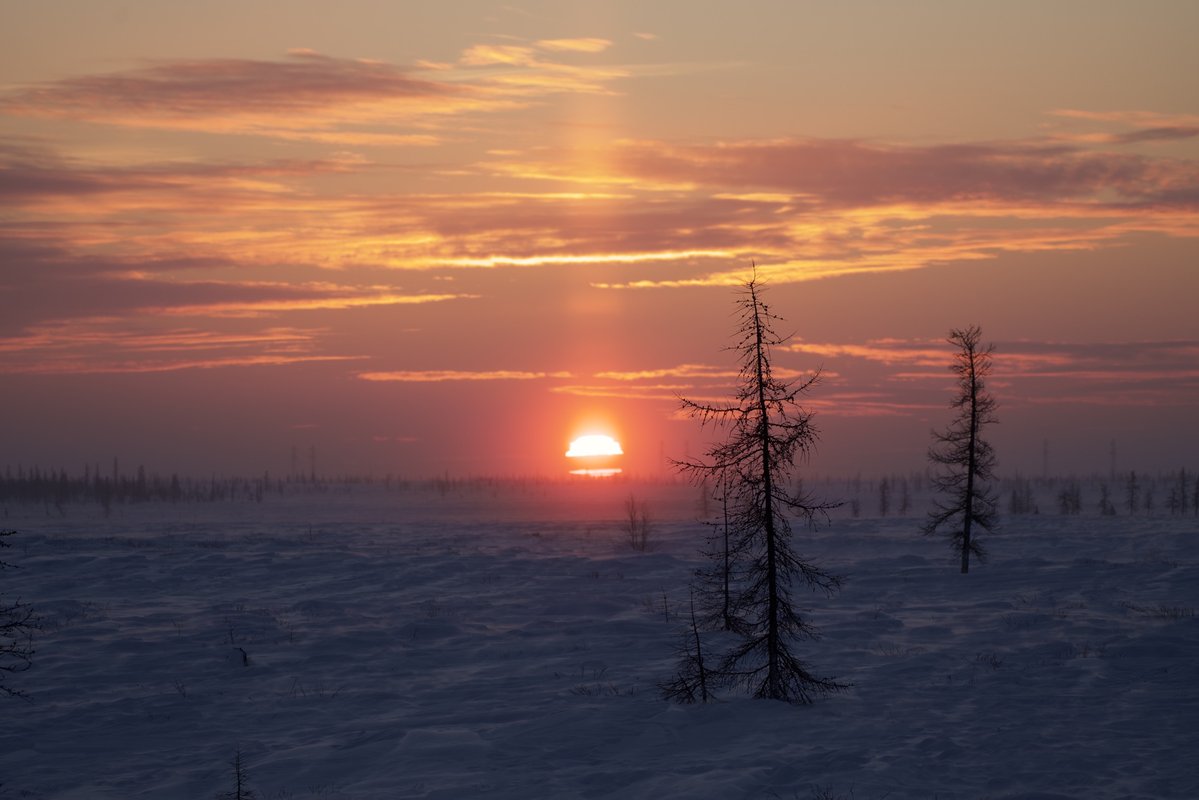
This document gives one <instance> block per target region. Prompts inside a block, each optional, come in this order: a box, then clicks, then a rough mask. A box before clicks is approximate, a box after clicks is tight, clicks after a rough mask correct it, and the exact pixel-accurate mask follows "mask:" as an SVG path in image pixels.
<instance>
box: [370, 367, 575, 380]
mask: <svg viewBox="0 0 1199 800" xmlns="http://www.w3.org/2000/svg"><path fill="white" fill-rule="evenodd" d="M358 377H359V378H361V379H362V380H364V381H399V382H403V383H444V382H446V381H534V380H543V379H545V378H569V377H570V373H569V372H525V371H522V370H502V369H501V370H481V371H478V372H471V371H466V370H448V369H434V370H393V371H389V372H359V373H358Z"/></svg>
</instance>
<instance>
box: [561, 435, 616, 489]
mask: <svg viewBox="0 0 1199 800" xmlns="http://www.w3.org/2000/svg"><path fill="white" fill-rule="evenodd" d="M623 455H624V449H623V448H622V447H621V446H620V442H618V441H616V440H615V439H614V438H612V437H611V436H608V435H607V434H605V433H588V434H586V435H584V436H580V437H578V438H577V439H575V440H574V441H573V442H571V443H570V449H569V450H567V451H566V459H567V461H569V462H570V466H571V470H570V474H571V475H586V476H588V477H591V478H606V477H611V476H613V475H619V474H620V473H621V472H622V471H623V470H622V469H621V467H620V461H621V457H622V456H623Z"/></svg>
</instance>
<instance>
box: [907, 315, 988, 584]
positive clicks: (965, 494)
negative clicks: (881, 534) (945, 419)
mask: <svg viewBox="0 0 1199 800" xmlns="http://www.w3.org/2000/svg"><path fill="white" fill-rule="evenodd" d="M981 339H982V330H981V329H980V328H979V327H978V326H977V325H971V326H970V327H968V328H965V329H962V330H959V329H954V330H952V331H950V332H949V337H948V339H947V341H948V342H949V343H950V344H952V345H954V346H955V347H957V352H956V353H955V354H954V357H953V363H951V364H950V365H949V369H950V371H951V372H953V374H954V375H956V376H957V384H958V385H957V393H956V394H955V395H954V398H953V400H952V402H950V404H949V405H950V408H952V409H954V410H955V411H956V412H957V415H956V416H955V417H954V420H953V421H952V422H951V423H950V424H949V427H948V428H946V430H945V432H944V433H941V432H939V431H933V434H932V435H933V444H932V447H930V448H929V451H928V457H929V460H930V461H932V462H933V464H935V465H936V466H937V471H936V473H935V474H934V475H933V486H934V488H936V489H937V491H938V492H940V493H941V495H942V497H941V498H940V499H934V501H933V509H932V510H931V511H930V512H929V515H928V521H927V522H925V524H924V532H925V533H926V534H933V533H936V532H937V531H939V530H944V531H946V532H947V533H948V534H949V538H950V542H951V543H952V545H953V548H954V550H955V551H956V552H957V553H959V554H960V555H961V559H962V572H963V573H966V572H969V571H970V556H971V555H974V556H976V557H977V558H978V559H979V560H980V561H981V560H982V559H983V558H984V557H985V555H986V552H985V551H984V549H983V547H982V545H981V544H980V543H979V541H978V537H977V535H976V532H975V530H974V526H975V525H977V526H978V527H980V528H982V529H983V530H986V531H991V530H993V529H994V527H995V523H996V497H995V490H994V488H993V486H992V485H991V484H990V483H989V481H991V480H992V479H993V478H994V471H995V450H994V448H992V447H991V444H990V442H988V441H987V440H986V439H984V438H983V436H982V433H983V427H984V426H986V425H992V424H994V423H996V422H998V420H997V419H996V418H995V398H994V397H993V396H992V395H991V394H990V393H989V392H987V390H986V382H985V379H986V377H987V376H988V375H990V373H991V354H992V353H993V352H994V351H995V347H994V345H990V344H989V345H987V346H986V347H982V346H980V344H979V342H980V341H981Z"/></svg>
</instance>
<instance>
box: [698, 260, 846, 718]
mask: <svg viewBox="0 0 1199 800" xmlns="http://www.w3.org/2000/svg"><path fill="white" fill-rule="evenodd" d="M761 295H762V286H761V284H760V283H759V282H758V281H757V278H756V276H755V277H754V278H753V279H751V280H750V281H749V282H747V283H746V284H745V286H744V288H743V291H742V293H741V297H740V298H739V299H738V301H737V305H738V309H739V323H738V326H737V331H736V343H735V344H734V345H732V346H730V347H729V349H730V350H732V351H733V352H735V353H737V355H738V359H739V361H740V372H739V377H738V388H737V391H736V394H735V396H734V398H733V400H732V401H730V402H728V403H717V404H713V403H706V402H694V401H691V400H686V399H683V400H682V405H683V409H684V411H686V412H687V413H688V414H689V415H691V416H692V417H694V418H697V419H698V420H699V421H700V422H701V424H703V425H705V426H707V425H712V426H715V427H718V428H722V429H724V430H726V431H727V432H728V433H727V437H726V438H725V440H724V441H723V442H722V443H718V444H715V445H713V446H712V447H711V448H710V449H709V450H708V451H707V453H706V460H703V461H681V462H676V466H677V467H678V468H679V469H680V470H682V471H683V472H685V473H687V474H688V475H689V476H690V477H691V478H692V479H693V480H695V482H696V483H701V482H704V481H705V480H707V482H708V483H709V485H716V486H719V487H721V488H720V493H721V496H720V500H721V502H722V506H724V508H725V509H726V515H727V516H726V519H727V524H728V531H729V534H728V545H727V548H720V549H716V548H714V550H715V551H716V552H718V553H719V557H720V558H722V559H727V560H728V561H729V562H731V564H732V566H731V572H732V577H733V585H732V597H731V599H730V601H729V602H724V601H723V600H722V601H720V607H721V608H722V609H724V610H725V613H728V614H732V615H735V617H736V619H735V620H734V621H732V622H731V624H726V625H722V627H726V628H731V629H733V630H735V631H736V632H738V633H739V634H740V635H741V641H740V642H739V643H738V644H737V645H735V646H734V647H732V648H731V649H730V650H729V651H728V652H727V653H725V654H724V656H723V658H722V659H721V660H720V661H719V664H718V665H717V667H716V668H715V669H714V670H712V671H713V672H714V673H715V674H716V675H717V676H718V677H719V679H720V680H721V682H722V683H725V684H740V685H744V686H746V687H747V688H749V689H750V691H751V692H752V693H753V695H754V696H755V697H765V698H772V699H777V700H785V701H788V702H792V703H810V702H812V699H813V697H814V696H815V695H823V694H827V693H830V692H835V691H839V690H842V689H845V688H846V684H842V683H838V682H836V681H835V680H833V679H830V678H823V677H817V676H816V675H814V674H812V673H811V672H810V671H809V670H808V667H807V666H806V665H805V664H804V662H802V661H801V660H800V659H799V658H798V657H796V655H795V653H794V650H793V647H794V644H795V642H796V641H798V640H801V639H815V638H817V637H818V635H819V634H818V631H817V630H816V629H815V628H814V627H813V626H812V625H811V624H810V623H809V622H808V621H807V620H806V619H805V618H804V616H803V615H802V614H801V613H800V610H799V609H798V608H797V606H796V604H795V599H794V597H793V593H794V591H795V590H796V589H797V588H799V587H806V588H809V589H812V590H819V591H823V592H825V593H828V594H832V593H833V592H835V591H836V590H837V589H838V588H839V586H840V578H838V577H836V576H834V575H831V574H829V573H828V572H825V571H824V570H823V569H821V568H820V567H818V566H816V565H814V564H812V563H811V562H809V561H806V560H804V559H803V558H801V557H800V556H799V555H798V554H797V553H796V552H795V550H794V548H793V547H792V531H791V519H792V518H798V519H801V520H803V521H805V522H806V523H808V524H809V525H811V524H814V523H815V520H816V517H817V516H820V515H823V516H825V517H827V511H828V509H829V508H831V507H833V504H830V503H823V502H818V501H816V500H814V499H813V498H812V497H811V496H810V495H808V494H806V493H804V492H803V491H802V490H796V489H793V488H792V487H794V486H796V485H797V482H796V481H795V480H794V477H795V472H796V460H797V459H798V458H806V457H807V456H808V455H809V454H810V453H811V450H812V448H813V446H814V444H815V441H816V438H817V431H816V429H815V427H814V426H813V425H812V416H811V414H810V413H808V412H807V411H805V410H804V409H803V408H801V407H800V405H799V402H798V399H799V397H800V396H801V395H803V394H804V393H806V392H808V391H809V390H810V389H811V388H812V386H813V385H815V383H816V382H817V380H818V378H819V374H818V373H817V374H815V375H812V376H810V377H808V378H806V379H801V380H796V381H787V380H781V379H779V378H776V377H775V375H774V373H773V370H772V367H771V348H772V347H774V346H777V345H781V344H783V343H784V342H785V339H783V338H780V337H779V336H778V335H776V334H775V332H774V330H773V328H772V325H773V323H775V322H777V321H779V318H778V317H776V316H774V315H772V314H771V313H770V311H769V309H768V307H767V305H766V304H765V303H764V302H763V301H762V296H761ZM718 572H719V573H723V574H727V571H726V568H725V567H724V566H723V565H722V566H721V567H720V568H719V569H718ZM701 591H702V588H701Z"/></svg>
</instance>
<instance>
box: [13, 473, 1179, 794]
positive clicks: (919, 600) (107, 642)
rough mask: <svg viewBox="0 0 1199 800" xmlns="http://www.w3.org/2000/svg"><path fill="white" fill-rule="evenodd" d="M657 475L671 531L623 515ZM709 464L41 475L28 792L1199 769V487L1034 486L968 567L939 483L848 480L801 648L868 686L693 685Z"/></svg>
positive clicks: (931, 777)
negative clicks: (695, 576) (108, 505)
mask: <svg viewBox="0 0 1199 800" xmlns="http://www.w3.org/2000/svg"><path fill="white" fill-rule="evenodd" d="M630 491H632V492H635V493H636V494H638V495H639V497H640V498H641V499H644V500H645V501H646V502H647V503H648V504H649V506H650V508H651V512H652V514H653V517H654V530H653V533H652V540H651V548H650V550H649V551H648V552H637V551H635V550H633V549H632V548H630V547H629V546H628V544H627V543H626V541H625V539H624V537H623V536H622V533H621V530H620V526H621V520H620V518H621V515H622V501H623V499H624V498H625V497H627V495H628V494H629V493H630ZM696 494H697V493H696V490H695V489H693V488H690V487H685V486H668V485H658V486H631V485H629V484H625V483H622V482H619V481H617V482H602V481H593V482H586V481H583V482H577V483H574V484H569V485H567V484H537V483H531V484H495V485H493V484H483V483H479V484H470V485H462V486H454V487H450V488H448V489H445V487H443V491H435V490H434V489H433V488H431V487H426V488H410V489H408V490H406V491H402V492H397V491H384V490H383V489H382V488H381V487H374V488H370V487H355V488H354V489H353V491H349V490H345V491H342V490H333V491H328V492H324V493H321V494H314V495H307V496H294V497H286V498H280V497H276V496H273V495H271V496H268V497H267V498H266V499H265V500H264V501H263V502H262V503H254V502H248V501H245V502H243V501H238V502H222V503H211V504H209V503H181V504H177V505H176V504H167V503H163V504H142V505H119V506H116V507H114V508H113V510H112V514H111V515H110V516H108V517H105V516H104V514H103V512H102V511H101V509H100V508H99V507H98V506H81V505H73V506H67V507H65V508H64V509H63V511H64V515H63V516H60V515H59V514H58V512H56V511H54V510H53V509H51V510H50V511H49V513H47V511H46V510H44V509H42V508H41V507H36V508H29V507H22V506H10V507H9V508H8V509H7V514H8V516H7V518H5V519H0V525H2V526H3V527H5V528H13V529H16V530H18V531H20V535H19V536H16V537H12V542H13V544H14V545H15V546H14V547H13V548H12V549H11V550H8V551H6V552H5V554H4V555H5V559H6V560H8V561H11V562H13V563H16V564H18V565H19V566H20V569H19V570H7V571H4V572H3V573H0V592H3V594H4V595H6V596H8V597H9V598H10V599H11V598H12V597H13V596H15V595H19V596H20V597H21V598H22V599H24V600H25V601H27V602H29V603H31V604H32V605H34V606H35V607H36V609H37V610H38V612H39V613H40V614H41V616H42V618H43V625H44V630H43V631H42V632H41V634H40V635H39V637H38V639H37V642H36V646H37V654H36V657H35V666H34V669H32V670H30V671H29V672H26V673H23V674H20V675H16V676H9V677H8V678H7V682H8V683H9V684H10V685H13V686H16V687H17V688H20V689H23V690H25V691H26V692H27V693H28V701H24V700H20V699H0V711H2V714H3V717H2V719H3V724H0V783H2V784H3V788H0V797H4V798H31V799H36V800H41V799H43V798H45V799H49V798H54V800H92V799H98V798H155V800H171V799H173V798H180V799H186V800H200V799H203V798H212V797H214V796H216V795H217V794H218V793H220V792H225V791H229V790H230V789H231V788H232V771H231V769H230V767H229V762H230V760H231V759H232V758H233V756H234V754H235V752H236V751H237V750H238V749H239V748H240V751H241V754H242V759H243V763H244V764H245V766H246V768H247V772H248V777H249V787H250V788H251V789H253V790H254V791H255V792H256V793H257V796H258V798H259V799H260V800H273V799H274V798H280V799H283V798H296V799H297V800H299V799H303V798H325V799H326V800H335V799H337V798H363V799H365V798H454V799H455V800H460V799H461V798H607V797H613V798H615V797H620V798H787V799H790V798H800V799H801V800H808V799H809V798H824V799H826V800H827V799H828V798H852V800H881V798H933V797H936V798H942V799H943V800H947V799H948V798H1027V799H1029V800H1031V799H1032V798H1042V799H1047V798H1194V797H1199V761H1197V759H1196V753H1199V618H1196V616H1195V609H1196V608H1199V564H1197V558H1196V556H1197V554H1199V522H1197V521H1196V519H1195V518H1194V517H1193V516H1186V517H1180V516H1179V517H1171V516H1163V515H1162V512H1160V511H1159V512H1158V515H1157V516H1154V517H1147V516H1143V515H1138V516H1132V517H1129V516H1127V515H1124V514H1121V515H1119V516H1115V517H1112V516H1099V515H1097V514H1092V515H1089V516H1088V515H1086V514H1085V513H1084V514H1083V515H1080V516H1059V515H1057V514H1056V513H1053V514H1041V515H1037V516H1031V515H1030V516H1018V517H1006V518H1004V519H1003V530H1002V532H1001V533H999V534H997V535H995V536H994V537H992V538H991V539H990V544H991V549H992V558H991V560H990V561H989V562H988V563H986V564H985V565H982V566H978V567H977V568H975V569H974V570H972V572H971V573H970V574H969V575H967V576H963V575H960V574H959V573H958V571H957V568H956V563H955V558H954V556H953V555H952V553H950V551H949V549H948V547H947V546H946V545H945V543H944V542H943V541H942V540H940V539H929V538H925V537H922V536H921V535H919V533H918V532H917V529H918V526H919V517H920V516H921V515H922V514H923V511H924V508H925V506H924V505H923V500H922V501H921V502H920V503H913V505H912V507H911V509H910V510H909V512H908V514H907V516H906V517H896V516H894V515H891V516H887V517H885V518H869V517H868V513H869V512H866V511H862V516H861V517H859V518H854V517H852V516H850V515H849V514H847V513H840V514H839V515H838V517H837V518H835V519H834V520H833V522H832V524H831V525H828V526H826V527H823V528H822V529H821V530H819V531H818V532H815V533H809V532H806V531H802V530H801V531H799V533H798V537H799V542H800V544H799V547H798V549H799V550H800V552H802V553H804V554H805V555H807V556H810V557H811V558H812V559H813V560H816V561H817V562H818V563H820V564H822V565H823V566H825V567H827V568H829V569H830V570H832V571H835V572H838V573H840V574H842V575H844V576H845V577H846V579H847V580H846V584H845V588H844V590H843V591H842V592H841V593H840V594H839V595H837V596H836V597H833V598H831V599H826V598H824V597H823V596H819V595H813V596H812V598H811V613H812V619H813V620H814V621H815V622H816V623H817V624H818V625H820V626H821V627H822V629H823V630H824V633H825V636H824V638H823V639H822V640H821V641H819V642H816V643H812V644H809V645H805V646H804V650H803V652H804V653H805V654H806V655H807V657H808V658H809V660H810V662H811V664H812V665H813V666H814V668H815V669H816V670H817V671H818V672H819V673H821V674H826V675H833V676H836V677H838V678H840V679H842V680H845V681H849V682H852V683H853V684H854V687H853V689H852V690H851V691H850V692H848V693H846V694H843V695H838V696H834V697H830V698H827V699H823V700H820V701H819V702H818V703H817V704H815V705H813V706H804V707H793V706H788V705H785V704H782V703H777V702H771V701H755V700H750V699H747V698H744V697H742V696H738V695H736V694H733V693H726V694H725V696H723V697H722V699H721V702H718V703H714V704H710V705H706V706H679V705H673V704H671V703H668V702H666V701H664V700H662V699H660V697H659V693H658V690H657V688H656V684H657V683H658V682H659V681H662V680H665V679H667V678H668V677H669V675H670V673H671V670H672V667H673V665H674V661H675V656H674V653H673V648H674V645H675V640H676V632H677V630H678V627H679V624H680V622H681V616H680V613H679V612H681V611H682V610H683V607H684V605H685V603H686V598H687V583H688V580H689V575H690V572H691V570H693V569H694V568H695V567H696V566H698V565H699V563H700V560H699V558H698V556H697V555H696V551H697V548H698V547H699V546H700V544H701V543H702V538H703V536H704V535H705V530H704V527H703V526H702V525H699V524H697V523H696V522H695V510H696V509H695V507H696ZM870 497H872V496H870ZM872 502H873V501H872V500H871V502H869V503H862V504H861V505H862V506H863V507H864V506H868V505H871V503H872ZM1042 505H1043V507H1049V506H1050V505H1051V503H1050V502H1049V500H1048V499H1047V500H1046V501H1045V502H1044V503H1043V504H1042ZM668 615H669V620H668V619H667V616H668Z"/></svg>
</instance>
